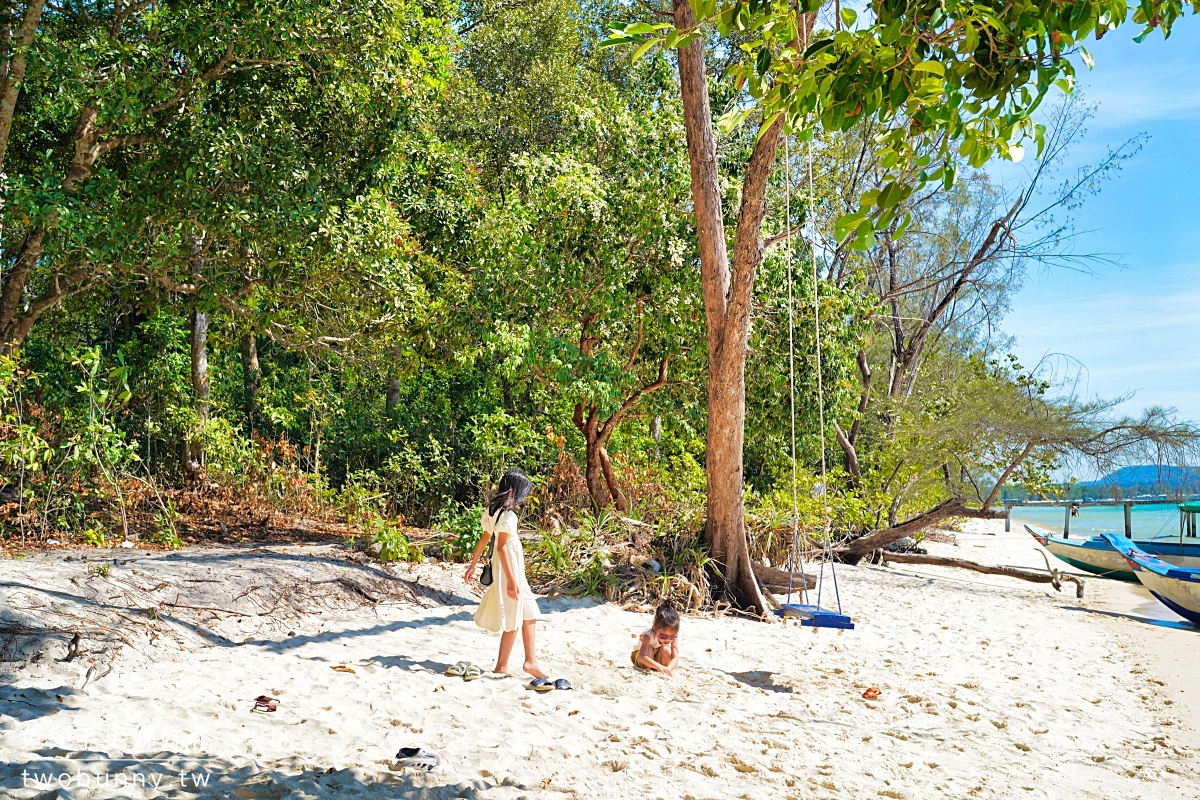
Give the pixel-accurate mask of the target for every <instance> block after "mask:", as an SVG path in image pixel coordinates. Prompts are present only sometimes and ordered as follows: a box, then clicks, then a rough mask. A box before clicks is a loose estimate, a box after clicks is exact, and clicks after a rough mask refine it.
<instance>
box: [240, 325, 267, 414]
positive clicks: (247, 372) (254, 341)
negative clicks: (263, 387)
mask: <svg viewBox="0 0 1200 800" xmlns="http://www.w3.org/2000/svg"><path fill="white" fill-rule="evenodd" d="M241 351H242V391H243V396H244V398H245V404H246V408H245V413H246V435H247V436H249V437H253V436H254V434H255V431H257V430H258V388H259V385H260V384H261V383H262V368H261V367H260V366H259V363H258V337H256V336H255V335H254V331H246V332H245V333H244V334H242V342H241Z"/></svg>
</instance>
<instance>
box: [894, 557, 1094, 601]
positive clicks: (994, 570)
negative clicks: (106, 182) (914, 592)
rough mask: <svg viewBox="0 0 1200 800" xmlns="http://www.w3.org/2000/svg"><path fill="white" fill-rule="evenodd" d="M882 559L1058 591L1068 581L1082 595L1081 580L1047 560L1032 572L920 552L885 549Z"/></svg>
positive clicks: (1079, 595)
mask: <svg viewBox="0 0 1200 800" xmlns="http://www.w3.org/2000/svg"><path fill="white" fill-rule="evenodd" d="M1044 557H1045V556H1044V554H1043V558H1044ZM883 560H884V562H885V563H886V562H888V561H891V562H894V563H897V564H928V565H930V566H934V567H957V568H959V569H969V570H971V571H972V572H982V573H983V574H985V575H1004V576H1006V577H1009V578H1020V579H1021V580H1023V581H1029V582H1030V583H1048V584H1050V585H1051V586H1053V587H1054V588H1055V589H1056V590H1057V591H1060V592H1061V591H1062V584H1063V583H1064V582H1068V583H1073V584H1075V596H1076V597H1083V580H1082V579H1080V578H1078V577H1076V576H1074V575H1067V574H1065V573H1063V572H1061V571H1059V570H1057V569H1053V568H1052V567H1051V566H1050V563H1049V562H1048V561H1047V563H1046V569H1047V572H1032V571H1030V570H1025V569H1017V568H1016V567H999V566H992V565H990V564H977V563H976V562H974V561H967V560H966V559H962V558H945V557H942V556H930V555H924V554H921V553H890V552H888V551H886V550H885V551H883Z"/></svg>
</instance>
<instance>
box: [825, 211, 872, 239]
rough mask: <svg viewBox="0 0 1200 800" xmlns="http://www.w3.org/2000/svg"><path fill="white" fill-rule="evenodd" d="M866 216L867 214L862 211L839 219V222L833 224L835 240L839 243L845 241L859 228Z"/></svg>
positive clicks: (844, 215)
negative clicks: (851, 232)
mask: <svg viewBox="0 0 1200 800" xmlns="http://www.w3.org/2000/svg"><path fill="white" fill-rule="evenodd" d="M866 216H867V212H866V211H861V210H860V211H855V212H853V213H851V214H843V215H842V216H840V217H838V219H837V222H835V223H834V224H833V238H834V239H836V240H837V241H838V242H839V243H840V242H843V241H845V239H846V236H847V235H848V234H849V233H850V231H852V230H854V229H855V228H857V227H858V225H859V223H861V222H862V221H863V219H864V218H865V217H866Z"/></svg>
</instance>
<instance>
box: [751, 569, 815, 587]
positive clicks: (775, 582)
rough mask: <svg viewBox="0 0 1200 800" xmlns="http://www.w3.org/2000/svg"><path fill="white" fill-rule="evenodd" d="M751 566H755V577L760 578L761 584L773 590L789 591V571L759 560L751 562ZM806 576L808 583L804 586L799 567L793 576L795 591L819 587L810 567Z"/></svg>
mask: <svg viewBox="0 0 1200 800" xmlns="http://www.w3.org/2000/svg"><path fill="white" fill-rule="evenodd" d="M751 566H752V567H753V568H754V577H755V578H757V579H758V583H759V585H760V586H764V587H766V588H767V589H770V590H771V591H773V592H786V591H787V589H788V573H787V572H785V571H783V570H781V569H775V568H774V567H768V566H767V565H766V564H759V563H757V562H751ZM805 577H806V578H808V585H807V586H803V587H802V586H801V581H800V570H799V569H797V570H796V572H795V574H794V575H793V577H792V591H793V592H798V591H800V589H801V588H805V589H815V588H817V579H816V577H815V576H814V575H813V573H812V570H811V569H809V570H808V571H807V573H806V575H805Z"/></svg>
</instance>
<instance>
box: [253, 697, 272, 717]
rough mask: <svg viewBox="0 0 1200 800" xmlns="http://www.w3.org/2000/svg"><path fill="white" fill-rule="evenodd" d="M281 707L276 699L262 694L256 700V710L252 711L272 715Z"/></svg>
mask: <svg viewBox="0 0 1200 800" xmlns="http://www.w3.org/2000/svg"><path fill="white" fill-rule="evenodd" d="M278 707H279V701H278V700H276V699H275V698H274V697H268V696H267V695H265V694H260V695H259V696H258V697H256V698H254V708H252V709H250V710H251V711H257V712H258V713H260V714H270V713H271V712H272V711H274V710H275V709H277V708H278Z"/></svg>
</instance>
